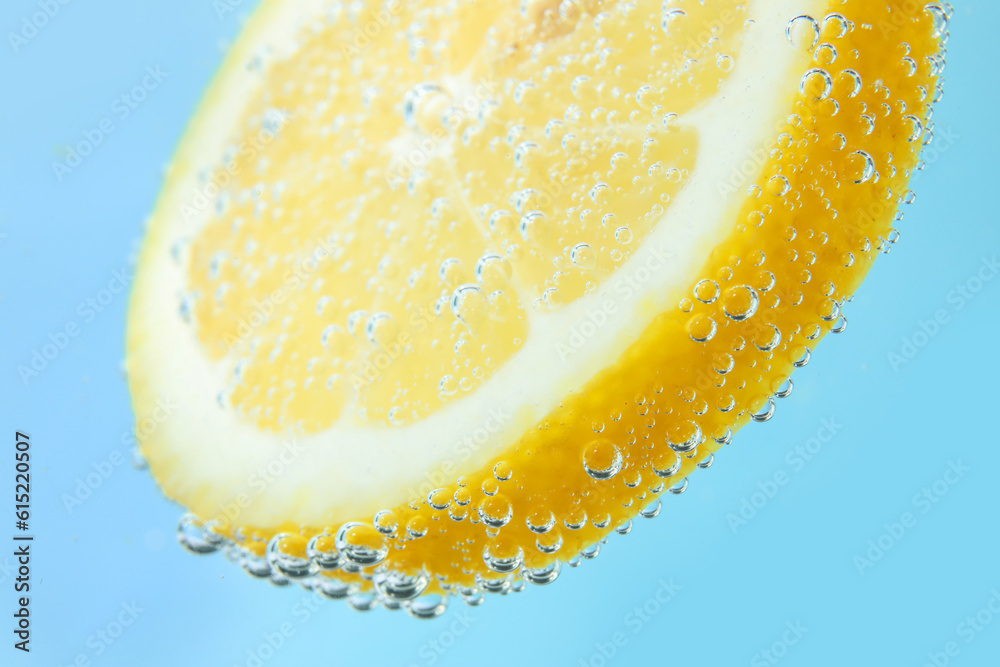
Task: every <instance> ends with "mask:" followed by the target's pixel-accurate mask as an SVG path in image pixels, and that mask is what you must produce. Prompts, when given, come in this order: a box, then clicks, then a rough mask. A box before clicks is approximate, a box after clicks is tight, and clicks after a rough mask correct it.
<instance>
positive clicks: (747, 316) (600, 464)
mask: <svg viewBox="0 0 1000 667" xmlns="http://www.w3.org/2000/svg"><path fill="white" fill-rule="evenodd" d="M709 5H710V6H709ZM949 12H950V8H949V7H948V6H947V5H938V4H936V3H930V4H926V5H925V3H916V2H908V1H904V0H893V1H880V2H871V1H867V0H866V1H864V2H862V1H860V0H756V1H749V2H747V1H744V2H736V1H722V2H717V3H709V4H708V5H703V4H702V3H701V2H697V1H693V0H687V1H685V0H676V1H675V0H668V1H667V2H663V3H661V2H631V3H615V2H606V3H596V2H570V1H564V2H562V3H556V2H535V3H530V2H526V3H524V4H522V5H521V6H514V5H510V4H509V3H501V2H475V3H458V2H454V3H449V4H445V5H441V6H434V5H431V4H423V3H419V4H413V5H403V4H401V3H388V4H385V5H373V6H368V7H365V6H363V5H360V4H356V3H355V4H352V5H350V6H343V5H339V4H335V3H329V2H315V1H314V2H310V3H298V4H296V5H294V6H292V5H289V4H288V3H279V2H276V1H269V2H265V3H264V4H263V5H262V6H261V7H260V8H259V9H258V10H256V12H255V13H254V15H253V17H252V18H251V19H250V22H249V23H248V25H247V26H246V27H245V29H244V32H243V34H242V36H241V37H240V39H239V41H238V42H237V44H236V45H235V46H234V47H233V49H232V51H231V53H230V55H229V57H228V58H227V61H226V63H225V65H224V66H223V68H222V71H221V72H220V74H219V75H218V78H217V80H216V82H215V83H214V84H213V86H212V88H211V89H210V91H209V93H208V95H207V97H206V99H205V101H204V102H203V104H202V108H201V109H200V111H199V113H198V115H197V116H196V118H195V121H194V122H193V123H192V126H191V128H190V129H189V131H188V134H187V137H186V138H185V141H184V143H183V144H182V146H181V148H180V150H179V151H178V154H177V156H176V157H175V159H174V161H173V163H172V165H171V166H170V168H169V170H168V174H167V183H166V186H165V189H164V192H163V194H162V195H161V198H160V201H159V203H158V205H157V208H156V211H155V213H154V215H153V219H152V221H151V224H150V227H149V232H148V238H147V240H146V243H145V246H144V249H143V254H142V257H141V261H140V266H139V271H138V275H137V280H136V286H135V291H134V295H133V299H132V304H131V312H130V319H129V336H128V347H129V353H128V361H127V364H128V370H129V377H130V384H131V389H132V394H133V401H134V405H135V408H136V413H137V415H138V416H139V417H140V418H141V417H143V416H144V415H146V414H147V413H149V412H150V411H152V410H154V409H155V406H156V405H157V401H158V400H162V399H164V398H172V399H174V400H175V401H176V402H178V403H179V405H180V408H179V409H178V410H177V411H176V414H174V415H172V416H171V417H170V418H169V419H168V420H166V421H164V422H163V423H162V424H159V425H158V426H157V427H156V428H155V429H152V430H151V432H146V433H143V431H140V435H141V447H142V452H143V454H144V455H145V457H146V459H147V461H148V462H149V464H150V468H151V470H152V472H153V474H154V476H155V477H156V479H157V481H158V482H159V483H160V485H161V486H162V488H163V489H164V491H165V493H166V494H167V495H169V496H170V497H172V498H174V499H175V500H177V501H178V502H180V503H182V504H183V505H185V506H187V507H188V508H190V510H191V511H192V512H193V513H194V515H196V517H197V519H192V520H186V522H185V525H184V526H183V528H184V531H183V535H182V536H183V537H185V539H187V540H188V543H189V546H191V543H192V541H194V542H197V544H198V545H200V547H199V548H201V550H204V551H208V550H211V549H213V548H216V547H218V546H221V545H226V546H227V548H229V549H231V550H233V551H234V553H236V554H238V555H239V556H240V557H241V558H242V560H243V563H244V566H245V567H246V568H247V569H248V570H249V571H251V572H253V573H256V574H259V575H262V576H263V575H267V576H271V577H272V578H274V579H276V580H284V579H288V578H291V579H304V580H305V581H307V582H309V583H310V584H311V585H313V586H317V587H319V588H320V590H322V591H324V592H327V593H328V594H330V595H332V596H335V597H336V596H341V595H352V596H354V597H355V598H357V597H358V596H364V594H365V593H366V592H370V591H374V594H369V599H370V600H371V601H376V600H381V601H382V602H383V603H385V604H386V605H388V606H400V605H403V606H407V607H408V608H410V609H411V611H414V612H415V613H417V614H418V615H421V614H424V613H427V614H430V615H433V614H434V613H436V610H437V608H438V607H437V606H435V605H430V606H428V607H427V608H426V610H425V609H424V607H422V606H421V603H420V602H419V600H420V599H422V598H421V597H420V596H422V595H427V594H441V593H461V594H463V595H465V596H466V598H467V599H468V600H470V601H474V600H478V596H479V595H480V594H481V591H483V590H486V591H497V592H505V591H507V590H510V589H511V587H512V586H514V587H515V588H516V586H517V585H518V583H519V582H520V581H522V580H524V579H526V580H527V581H531V582H534V583H540V584H544V583H548V582H549V581H551V580H552V579H554V578H555V576H556V575H558V572H559V566H560V563H562V562H566V561H570V562H573V561H574V559H576V558H578V557H579V555H580V554H581V553H583V554H584V555H585V556H592V555H594V553H596V546H597V545H599V542H600V540H602V539H603V538H604V537H605V536H607V535H608V534H609V533H610V532H612V531H613V530H616V529H617V530H618V531H619V532H626V531H627V530H628V526H629V525H630V524H629V521H630V520H631V519H632V518H634V517H636V516H637V515H639V514H640V513H642V514H643V515H645V516H652V515H655V514H656V513H657V512H658V511H659V497H660V496H661V495H662V494H663V493H665V492H666V491H667V490H670V491H673V492H675V493H678V492H682V491H683V490H684V488H686V483H687V481H686V480H687V476H688V475H689V474H690V473H691V472H692V471H693V470H694V469H695V467H696V466H699V465H700V466H701V467H707V466H708V465H710V464H711V461H712V456H713V454H714V453H715V452H716V451H717V450H718V449H719V448H720V447H722V446H723V445H724V444H727V443H728V442H730V441H731V438H732V436H733V433H734V432H735V431H736V430H738V429H739V428H740V427H741V426H743V425H745V424H746V423H748V422H749V421H751V420H758V421H763V420H766V419H768V418H769V417H770V416H771V414H772V413H773V410H774V402H775V397H781V396H784V395H787V392H788V391H790V388H791V381H790V376H791V374H792V371H793V370H794V368H796V367H801V366H803V365H805V363H806V362H808V360H809V357H810V354H811V351H812V349H813V348H815V346H816V344H817V343H818V342H819V340H820V339H821V338H822V337H823V336H825V335H826V334H827V333H828V332H830V331H835V332H839V331H842V330H843V328H844V327H845V326H846V320H845V319H844V317H843V314H842V312H841V310H842V308H843V305H844V304H845V302H846V301H847V300H848V299H849V298H850V296H851V295H853V294H854V292H855V291H856V290H857V288H858V286H859V285H860V282H861V280H862V279H863V278H864V276H865V275H866V274H867V272H868V270H869V269H870V267H871V265H872V262H873V261H874V258H875V257H876V256H877V255H878V254H879V253H880V252H886V251H888V248H889V247H891V245H892V243H894V242H895V240H896V238H897V237H898V232H897V231H896V230H895V229H894V224H896V221H897V220H898V219H899V217H901V214H897V210H898V208H899V206H900V204H901V203H904V202H906V203H908V202H909V201H910V200H911V198H912V193H911V192H910V191H909V190H908V187H907V183H908V181H909V179H910V177H911V176H912V174H913V172H914V170H915V169H916V168H917V167H918V161H919V154H920V150H921V148H922V146H923V144H924V142H925V141H926V140H928V137H929V136H930V135H931V126H932V123H931V104H932V102H933V101H934V100H935V98H936V97H937V96H938V95H939V79H940V74H941V70H942V68H943V65H944V51H943V43H944V41H945V38H946V36H947V31H946V20H947V15H948V13H949ZM191 530H198V531H201V533H200V536H199V537H198V538H197V539H195V538H191V536H190V531H191ZM196 550H197V549H196ZM376 595H377V597H376ZM359 604H360V605H362V606H364V604H367V603H359Z"/></svg>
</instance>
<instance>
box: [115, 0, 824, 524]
mask: <svg viewBox="0 0 1000 667" xmlns="http://www.w3.org/2000/svg"><path fill="white" fill-rule="evenodd" d="M326 4H327V3H325V2H323V1H321V0H310V1H309V2H298V3H282V2H278V1H277V0H272V1H271V2H268V3H266V4H265V5H263V6H262V7H261V8H260V9H258V10H257V12H256V13H255V15H254V17H253V19H252V20H251V23H250V24H248V26H247V27H246V29H245V30H244V34H243V35H242V36H241V38H240V41H239V42H238V44H237V46H236V47H235V49H234V51H233V52H232V53H231V54H230V59H229V60H228V61H227V68H226V69H227V73H226V74H225V75H223V76H222V77H221V78H220V79H219V80H218V81H217V82H216V83H215V84H214V86H213V89H212V90H211V91H210V93H209V97H208V98H207V99H206V101H205V103H204V104H203V106H202V111H201V113H200V115H199V118H198V120H197V121H196V123H195V124H194V125H193V126H192V127H191V128H190V129H189V131H188V133H187V135H186V137H185V140H184V143H183V144H182V147H181V149H180V151H179V152H178V154H177V156H176V158H175V160H174V163H173V164H172V166H171V169H170V171H169V172H168V181H167V183H168V184H167V187H166V188H165V190H164V192H163V194H162V196H161V199H160V201H159V202H158V204H157V209H156V212H155V214H154V216H153V219H152V221H151V223H150V231H149V234H150V237H149V238H148V239H147V241H146V246H145V248H144V252H143V256H142V261H141V264H140V267H141V268H140V273H139V276H138V279H137V286H136V292H135V294H134V296H133V302H132V309H133V313H132V315H131V318H132V327H133V329H132V331H130V341H129V345H130V361H129V366H130V367H129V370H130V374H131V375H132V389H133V395H134V401H135V408H136V413H137V416H138V417H139V418H140V419H141V418H143V417H145V416H146V415H147V414H148V412H149V411H151V410H152V409H153V408H154V406H155V405H156V402H157V400H158V399H166V400H170V401H172V402H173V403H176V404H177V405H178V406H179V407H177V408H176V409H174V411H173V413H172V414H171V415H169V416H168V417H167V418H166V419H164V420H162V422H161V423H159V424H157V426H156V428H155V429H154V430H153V431H152V432H151V433H149V434H147V435H146V436H145V437H144V438H142V446H143V452H144V454H145V455H146V457H147V459H148V460H149V462H150V466H151V469H152V471H153V473H154V475H157V476H158V479H159V481H160V483H161V484H162V485H163V486H164V487H165V488H166V489H167V491H168V493H170V495H172V496H173V497H175V498H176V499H177V500H179V501H181V502H183V503H185V504H188V505H189V506H190V507H191V508H192V510H194V511H195V512H196V513H198V514H200V515H202V516H204V517H206V518H207V517H209V516H217V515H220V514H225V513H227V510H228V511H229V512H230V513H231V512H232V511H233V510H234V508H238V511H237V515H238V516H237V517H236V518H233V517H229V518H230V519H231V520H232V521H234V522H235V523H237V524H245V525H253V526H257V527H262V528H266V527H274V526H278V525H281V524H283V523H286V522H291V523H294V524H299V525H309V526H324V525H329V524H331V523H337V522H343V521H346V520H348V519H352V518H358V517H367V518H370V517H371V516H373V515H374V514H375V512H377V511H378V510H380V509H385V508H391V507H394V506H396V505H398V504H400V503H402V502H406V501H408V500H413V499H414V498H413V497H412V494H413V493H414V492H415V491H419V490H423V491H424V492H426V490H428V489H430V488H434V487H436V486H441V485H443V484H445V483H451V482H453V481H454V479H455V478H456V477H457V476H458V475H461V474H465V473H469V472H472V471H475V470H477V469H479V468H481V467H482V466H483V465H485V464H486V463H488V462H489V461H490V460H491V459H493V458H494V457H496V456H497V455H498V454H499V453H501V452H503V451H505V450H506V449H507V448H509V447H510V446H511V445H512V444H514V443H515V442H516V441H517V440H518V439H519V438H520V437H521V436H522V435H523V434H524V433H525V432H526V431H527V430H528V429H530V428H532V427H534V425H535V424H536V423H537V422H538V421H540V420H541V419H543V418H544V417H545V416H546V415H547V414H549V413H550V412H551V411H552V410H553V409H554V408H555V407H556V406H557V405H558V404H559V402H560V401H561V400H563V398H564V397H566V396H567V395H569V394H571V393H572V392H575V391H579V389H580V388H581V387H582V386H583V385H584V384H585V383H586V382H587V381H588V380H590V379H591V378H592V377H594V376H595V375H596V374H597V373H598V372H599V371H600V370H602V369H603V368H605V367H607V366H609V365H610V364H613V363H614V361H615V360H616V359H618V358H619V357H620V356H621V354H622V353H623V352H624V351H625V350H626V349H627V347H628V346H629V345H630V344H632V343H633V342H634V341H635V340H636V339H637V338H638V337H639V335H640V334H641V332H642V331H643V330H644V329H645V328H646V327H647V326H648V325H649V324H650V322H651V321H652V319H653V317H655V316H656V315H657V314H658V313H661V312H663V311H665V310H668V309H671V308H674V307H676V304H677V303H678V301H679V300H680V299H681V298H682V297H683V296H688V295H687V294H684V293H683V292H684V291H685V290H687V289H689V288H690V286H691V285H692V284H693V283H694V282H695V281H696V280H697V279H698V278H699V276H698V275H697V272H698V271H699V270H700V269H701V267H702V266H703V265H704V263H705V262H706V260H707V258H708V256H709V253H710V252H711V250H712V249H713V248H714V247H715V246H717V245H718V244H719V243H721V242H722V241H723V240H724V239H725V238H726V237H727V236H728V235H729V234H730V233H731V232H732V230H733V226H734V220H735V216H736V210H737V209H738V208H739V206H740V205H741V204H742V202H743V199H744V198H745V196H746V190H747V187H748V186H749V185H751V184H752V183H754V182H755V181H756V180H757V177H758V175H759V174H758V171H759V169H760V167H761V166H762V165H761V162H762V161H761V160H759V159H755V157H756V156H757V155H758V154H759V150H760V149H761V148H764V147H768V146H769V145H770V144H771V143H772V142H773V140H774V137H775V135H776V132H775V129H776V127H778V125H779V123H780V122H781V121H782V120H783V119H785V118H786V117H787V115H788V113H789V105H790V102H791V100H792V99H793V97H794V95H795V94H796V93H797V92H798V83H799V77H800V74H801V72H803V71H805V69H806V67H807V66H806V60H805V59H806V58H807V57H808V54H804V53H803V52H802V51H800V50H797V49H796V48H795V47H793V46H792V45H791V44H790V43H789V41H788V40H787V39H786V36H785V27H786V25H787V23H788V21H789V20H790V19H792V18H794V17H795V16H798V15H800V14H808V15H812V16H814V17H817V18H821V16H822V14H821V13H820V12H822V11H823V8H824V7H825V6H826V4H827V3H826V2H824V1H821V0H755V1H752V2H749V3H748V4H749V13H750V15H751V16H752V17H753V18H754V19H755V23H754V24H753V25H752V26H750V27H749V29H748V31H747V34H746V36H745V39H744V42H743V46H742V48H741V51H740V53H739V55H738V57H737V59H736V68H735V69H734V70H733V72H732V73H731V75H730V79H729V80H728V83H727V84H726V86H725V88H723V90H722V92H721V93H720V94H718V95H716V96H715V97H713V98H712V99H711V101H710V102H709V103H708V104H707V105H706V106H704V107H701V108H699V109H696V110H695V111H694V112H692V113H690V114H688V115H686V116H682V117H681V119H680V122H681V123H682V124H685V125H688V126H692V127H694V128H696V129H697V131H698V134H699V149H698V157H697V163H696V166H695V168H694V169H693V170H692V181H691V183H690V184H689V185H688V186H687V187H686V188H685V189H684V190H683V191H682V192H681V193H679V195H678V196H676V197H675V198H674V201H673V203H672V205H671V207H670V208H669V209H668V211H667V212H666V214H665V215H664V217H663V219H662V220H661V221H660V223H659V224H658V225H657V227H656V228H655V230H653V231H652V232H651V233H650V235H649V236H648V237H647V239H646V240H645V241H644V243H643V246H642V247H641V248H640V249H638V250H637V251H636V252H635V253H634V254H633V255H632V257H631V258H630V259H629V260H628V261H627V262H626V263H625V264H623V266H622V267H621V268H620V269H619V271H618V273H617V274H616V275H615V276H613V277H612V278H611V279H610V280H609V281H607V283H605V285H603V286H602V287H601V288H600V289H599V290H597V291H596V292H595V293H594V294H593V295H590V296H588V297H585V298H582V299H580V300H578V301H576V302H574V303H572V304H570V305H567V306H565V307H563V308H562V309H560V310H558V311H555V312H552V313H546V314H534V315H533V317H532V321H531V331H530V335H529V336H528V339H527V340H526V342H525V344H524V347H523V348H522V349H521V350H520V351H519V352H518V353H517V354H516V355H515V356H514V357H512V358H511V359H510V360H509V361H508V362H507V363H506V364H505V365H504V367H503V368H501V369H500V370H499V371H497V373H496V374H495V375H494V376H493V377H492V378H491V379H489V380H488V381H487V382H486V383H485V384H484V385H483V386H481V387H479V388H478V389H476V390H475V391H473V392H471V393H470V394H469V395H468V396H467V397H465V398H463V399H462V400H458V401H454V402H453V403H451V404H449V405H447V406H446V407H444V408H442V409H440V410H438V411H437V412H435V413H434V414H432V415H431V416H430V417H428V418H427V419H425V420H424V421H422V422H419V423H416V424H412V425H406V426H399V427H392V426H385V427H377V428H366V429H361V428H358V427H353V426H347V425H343V424H338V425H335V426H334V427H333V428H331V429H328V430H326V431H324V432H321V433H316V434H311V435H305V436H300V437H298V438H297V439H296V440H295V442H294V446H292V447H289V446H288V441H289V438H288V437H287V436H285V437H282V436H277V435H274V434H270V433H265V432H262V431H260V430H258V429H257V428H255V427H254V426H253V425H252V424H250V423H248V422H246V421H244V420H242V419H241V418H240V417H239V416H238V415H237V414H236V413H235V412H234V411H233V410H232V409H225V408H222V407H220V405H219V403H218V402H217V395H218V394H219V392H220V391H221V390H222V389H223V388H224V387H225V386H226V384H227V382H228V378H229V377H230V375H231V372H232V365H231V364H232V361H231V360H229V359H224V360H223V361H222V362H218V363H217V362H214V361H212V360H210V359H209V357H208V356H207V355H206V354H205V353H204V351H203V350H202V347H201V344H200V343H199V341H198V339H197V336H196V332H195V330H194V329H193V328H192V325H190V324H187V323H185V322H184V321H183V320H182V318H181V317H180V316H179V313H178V311H179V304H180V302H179V295H180V294H181V293H182V292H183V291H184V285H185V282H186V267H185V266H182V265H180V264H178V263H176V262H175V261H174V260H173V259H172V258H171V253H170V249H171V247H172V245H173V244H174V242H175V241H176V240H178V239H181V238H193V237H195V236H197V234H198V231H199V229H200V227H201V225H203V224H204V222H205V220H206V219H207V213H208V212H210V211H211V207H210V206H209V207H205V209H204V211H205V213H206V215H205V216H200V215H199V216H195V217H194V218H192V219H190V220H187V221H186V220H185V219H184V218H183V217H182V216H181V215H180V213H179V210H180V207H181V205H182V204H184V203H186V202H187V201H189V199H190V196H191V193H193V192H196V191H199V190H200V189H201V186H199V183H198V180H197V176H198V173H199V172H200V171H202V170H203V169H207V168H211V167H213V166H214V165H217V164H219V163H220V162H221V157H222V154H223V151H224V149H225V147H226V146H227V145H228V143H229V142H230V141H231V139H232V137H231V132H232V119H233V118H236V117H239V116H240V115H241V114H240V111H241V108H242V105H243V104H245V102H246V100H248V99H251V98H252V90H253V87H254V86H256V85H259V82H260V81H261V79H260V78H259V76H257V75H255V74H254V73H251V72H247V70H246V68H245V67H243V66H242V64H243V63H244V62H246V61H248V60H250V59H251V58H252V57H253V56H254V55H255V54H256V53H258V52H259V49H261V48H262V47H266V46H267V45H280V44H285V43H287V42H290V41H292V40H291V39H290V36H291V35H294V33H295V27H296V26H297V25H299V22H300V20H301V19H300V17H309V16H316V15H318V13H319V12H322V11H324V6H325V5H326ZM286 48H287V47H286ZM271 53H272V54H273V55H271V56H268V57H270V58H273V57H280V56H281V55H282V53H283V51H282V48H281V47H279V48H276V49H274V50H273V51H272V52H271ZM748 165H749V166H752V167H753V171H752V172H751V173H747V172H741V169H743V168H745V167H746V166H748ZM734 174H740V180H739V187H736V188H725V191H726V194H723V189H720V188H719V184H720V183H730V182H731V181H732V178H733V175H734ZM647 276H648V277H647ZM630 281H631V282H630ZM633 285H638V286H639V289H634V288H633V287H632V286H633ZM609 299H610V300H612V301H613V302H614V312H613V314H611V315H610V316H608V317H606V318H605V319H606V322H605V323H604V324H603V325H602V326H597V327H592V326H590V324H588V323H592V322H593V321H594V319H595V318H594V317H593V313H595V312H597V311H601V310H605V308H604V305H603V304H605V302H606V301H607V300H609ZM598 319H600V318H598ZM486 432H488V435H489V438H488V439H486V440H483V438H482V436H483V434H484V433H486ZM140 435H141V434H140ZM470 438H472V440H471V442H470V440H469V439H470ZM473 445H474V446H473ZM445 464H450V466H449V475H448V477H447V478H444V477H441V476H439V475H438V473H439V472H440V471H441V470H442V467H443V466H444V465H445ZM269 468H270V471H271V472H273V471H275V470H279V469H280V472H279V473H278V474H276V475H273V474H271V472H269V471H268V469H269ZM262 473H263V474H262ZM246 500H248V501H249V502H244V501H246Z"/></svg>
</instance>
